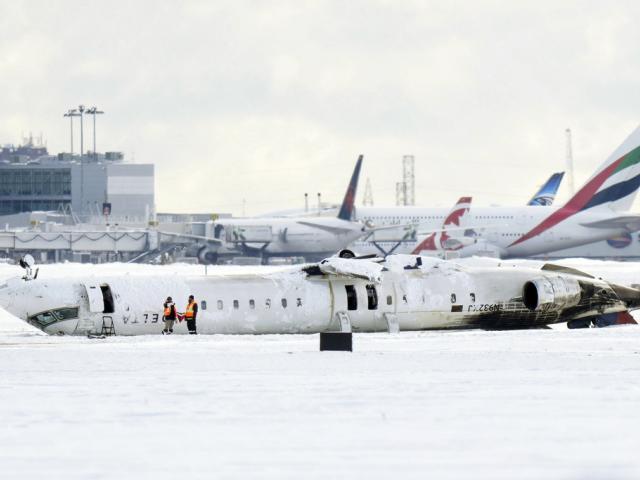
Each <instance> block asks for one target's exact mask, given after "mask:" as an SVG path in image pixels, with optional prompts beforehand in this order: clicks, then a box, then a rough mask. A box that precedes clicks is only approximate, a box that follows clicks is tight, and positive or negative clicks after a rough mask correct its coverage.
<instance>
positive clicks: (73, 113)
mask: <svg viewBox="0 0 640 480" xmlns="http://www.w3.org/2000/svg"><path fill="white" fill-rule="evenodd" d="M79 116H80V114H79V113H78V111H77V110H76V109H75V108H71V109H69V111H68V112H67V113H65V114H64V115H63V117H69V123H70V124H71V150H70V152H71V156H72V157H73V117H79Z"/></svg>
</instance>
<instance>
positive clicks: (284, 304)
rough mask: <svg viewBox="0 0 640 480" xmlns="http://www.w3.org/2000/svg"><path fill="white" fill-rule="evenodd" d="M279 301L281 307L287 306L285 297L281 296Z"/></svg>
mask: <svg viewBox="0 0 640 480" xmlns="http://www.w3.org/2000/svg"><path fill="white" fill-rule="evenodd" d="M280 303H281V304H282V308H287V299H286V298H283V299H282V300H280Z"/></svg>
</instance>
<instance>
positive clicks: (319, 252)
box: [219, 217, 365, 258]
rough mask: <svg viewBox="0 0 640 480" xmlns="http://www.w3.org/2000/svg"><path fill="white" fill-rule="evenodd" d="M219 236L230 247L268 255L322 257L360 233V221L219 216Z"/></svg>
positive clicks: (361, 229) (347, 243) (362, 233)
mask: <svg viewBox="0 0 640 480" xmlns="http://www.w3.org/2000/svg"><path fill="white" fill-rule="evenodd" d="M219 224H220V225H221V226H222V227H224V230H223V231H221V232H220V235H221V237H222V238H221V239H222V240H223V241H225V242H226V244H227V245H229V246H230V247H235V248H236V249H239V250H243V249H244V250H249V251H255V252H259V253H261V254H265V255H270V256H280V255H289V256H293V255H302V256H305V257H307V258H312V257H313V256H320V257H322V258H324V257H326V256H328V255H331V254H332V253H333V252H336V251H339V250H341V249H343V248H345V247H346V246H347V245H349V244H350V243H351V242H353V241H354V240H356V239H358V238H360V237H361V236H362V235H364V233H365V232H364V231H363V225H362V224H360V223H356V222H349V221H346V220H340V219H338V218H330V217H301V218H269V219H261V218H246V219H242V218H238V219H225V220H220V221H219Z"/></svg>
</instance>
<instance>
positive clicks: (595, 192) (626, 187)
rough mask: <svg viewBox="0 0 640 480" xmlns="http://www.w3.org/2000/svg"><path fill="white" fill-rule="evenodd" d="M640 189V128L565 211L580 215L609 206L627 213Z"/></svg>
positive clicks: (572, 200) (572, 199)
mask: <svg viewBox="0 0 640 480" xmlns="http://www.w3.org/2000/svg"><path fill="white" fill-rule="evenodd" d="M638 187H640V127H638V128H636V129H635V130H634V131H633V132H631V135H629V136H628V137H627V139H626V140H625V141H624V142H623V143H622V144H621V145H620V146H619V147H618V148H617V149H616V150H615V151H614V152H613V153H612V154H611V155H610V156H609V158H607V160H606V161H605V162H604V163H603V164H602V165H601V166H600V168H598V170H597V171H596V172H595V173H594V174H593V175H592V176H591V178H590V179H589V180H587V182H586V183H585V184H584V185H583V186H582V188H581V189H580V190H578V192H577V193H576V194H575V195H574V196H573V197H572V198H571V199H569V201H568V202H567V203H566V204H565V206H564V207H563V209H564V210H567V211H572V212H579V211H583V210H587V209H591V208H602V207H608V208H609V209H611V210H613V211H616V212H621V211H627V210H629V208H630V207H631V204H632V203H633V201H634V200H635V198H636V194H637V193H638Z"/></svg>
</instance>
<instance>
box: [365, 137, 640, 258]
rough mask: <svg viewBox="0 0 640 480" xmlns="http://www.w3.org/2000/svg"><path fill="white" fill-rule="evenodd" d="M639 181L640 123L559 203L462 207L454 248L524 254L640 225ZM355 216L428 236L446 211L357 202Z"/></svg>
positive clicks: (593, 239)
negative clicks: (414, 227)
mask: <svg viewBox="0 0 640 480" xmlns="http://www.w3.org/2000/svg"><path fill="white" fill-rule="evenodd" d="M639 186H640V127H639V128H636V130H634V131H633V132H632V133H631V135H629V137H628V138H627V139H626V140H625V141H624V142H623V143H622V144H621V145H620V146H619V147H618V148H617V149H616V150H615V151H614V152H613V154H611V156H610V157H609V158H608V159H607V160H606V161H605V162H604V163H603V164H602V165H601V166H600V168H598V170H596V172H595V173H594V174H593V175H592V176H591V178H589V180H587V182H586V183H585V184H584V185H583V186H582V188H580V189H579V190H578V192H577V193H576V194H575V195H574V196H573V197H572V198H570V199H569V201H568V202H567V203H565V204H564V205H563V206H561V207H552V206H540V205H536V206H529V205H528V206H523V207H480V208H475V207H474V208H473V209H469V210H467V209H466V208H465V209H463V210H464V211H463V212H462V215H460V216H459V217H458V218H457V219H456V221H457V225H459V227H457V228H458V229H459V230H461V229H462V228H463V227H466V229H465V230H464V231H461V233H462V234H461V235H460V234H459V235H460V236H457V237H456V236H453V237H454V239H455V240H457V241H459V242H461V243H463V244H464V245H462V248H459V249H458V253H459V254H460V255H461V256H468V255H476V254H478V255H483V254H484V255H491V256H498V257H501V258H510V257H528V256H532V255H539V254H544V253H547V252H552V251H554V250H560V249H563V248H569V247H575V246H579V245H585V244H588V243H593V242H597V241H599V240H605V239H607V238H612V237H615V236H618V235H622V234H625V233H628V232H632V231H636V230H639V229H640V215H638V214H634V213H630V212H629V211H628V210H629V208H630V207H631V205H632V203H633V201H634V199H635V197H636V194H637V192H638V187H639ZM469 200H470V199H469ZM356 216H357V219H358V220H361V221H366V222H369V224H374V225H385V224H394V223H395V224H406V223H411V222H413V223H415V224H418V225H419V231H425V232H429V234H428V235H431V234H432V232H434V231H436V230H438V229H439V228H440V227H441V225H442V223H443V221H444V220H445V219H446V218H447V212H446V211H445V210H444V209H441V208H421V207H392V208H379V207H360V208H359V209H358V210H357V212H356ZM424 239H425V236H424V235H423V236H421V238H419V240H418V241H417V243H413V244H411V245H409V244H407V245H406V246H405V247H404V248H405V249H406V248H411V251H413V252H416V250H417V247H419V245H420V244H421V243H423V240H424ZM352 248H353V249H354V250H356V251H358V252H359V253H360V252H362V253H364V252H366V251H367V250H368V249H372V247H371V246H369V247H368V248H367V246H366V245H365V244H364V243H362V242H358V243H356V244H353V245H352ZM373 248H375V246H374V247H373ZM378 250H379V249H378ZM427 250H428V249H427ZM416 253H417V252H416Z"/></svg>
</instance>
